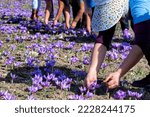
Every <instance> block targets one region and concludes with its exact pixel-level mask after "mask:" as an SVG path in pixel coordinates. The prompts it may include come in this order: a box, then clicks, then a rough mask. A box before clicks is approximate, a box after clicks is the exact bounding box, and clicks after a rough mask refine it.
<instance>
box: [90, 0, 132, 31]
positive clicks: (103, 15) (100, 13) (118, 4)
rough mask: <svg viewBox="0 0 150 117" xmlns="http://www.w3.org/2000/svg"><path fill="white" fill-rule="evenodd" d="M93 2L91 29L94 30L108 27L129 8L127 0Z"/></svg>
mask: <svg viewBox="0 0 150 117" xmlns="http://www.w3.org/2000/svg"><path fill="white" fill-rule="evenodd" d="M101 1H104V0H101ZM95 4H96V6H95V9H94V13H93V17H92V30H93V31H95V32H99V31H105V30H108V29H110V28H111V27H113V26H114V25H115V24H116V23H117V22H118V21H119V20H120V19H121V17H125V16H126V14H128V10H129V0H108V1H107V3H105V2H103V4H98V2H95Z"/></svg>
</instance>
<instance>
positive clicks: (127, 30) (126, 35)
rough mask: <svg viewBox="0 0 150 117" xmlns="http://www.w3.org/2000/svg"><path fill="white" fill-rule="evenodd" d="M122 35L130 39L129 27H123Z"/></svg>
mask: <svg viewBox="0 0 150 117" xmlns="http://www.w3.org/2000/svg"><path fill="white" fill-rule="evenodd" d="M123 37H124V38H125V39H128V40H130V39H132V34H131V33H130V31H129V29H124V31H123Z"/></svg>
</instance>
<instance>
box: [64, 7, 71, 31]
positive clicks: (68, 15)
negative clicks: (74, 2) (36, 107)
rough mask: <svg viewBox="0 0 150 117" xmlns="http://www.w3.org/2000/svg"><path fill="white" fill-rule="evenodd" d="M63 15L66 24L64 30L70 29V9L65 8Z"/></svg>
mask: <svg viewBox="0 0 150 117" xmlns="http://www.w3.org/2000/svg"><path fill="white" fill-rule="evenodd" d="M64 14H65V22H66V28H68V29H69V28H70V7H69V6H65V9H64Z"/></svg>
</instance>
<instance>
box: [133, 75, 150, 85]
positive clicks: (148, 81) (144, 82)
mask: <svg viewBox="0 0 150 117" xmlns="http://www.w3.org/2000/svg"><path fill="white" fill-rule="evenodd" d="M148 85H150V74H149V75H147V76H146V77H145V78H143V79H141V80H137V81H134V82H133V83H132V86H134V87H146V86H148Z"/></svg>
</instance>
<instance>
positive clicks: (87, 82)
mask: <svg viewBox="0 0 150 117" xmlns="http://www.w3.org/2000/svg"><path fill="white" fill-rule="evenodd" d="M94 81H97V74H96V72H95V73H94V72H89V73H88V75H87V76H86V78H85V79H84V85H85V86H86V87H87V88H89V86H90V85H91V84H92V83H93V82H94Z"/></svg>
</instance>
